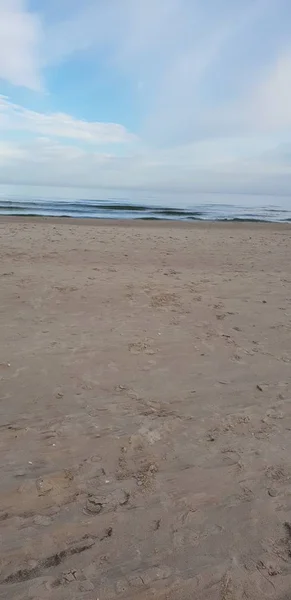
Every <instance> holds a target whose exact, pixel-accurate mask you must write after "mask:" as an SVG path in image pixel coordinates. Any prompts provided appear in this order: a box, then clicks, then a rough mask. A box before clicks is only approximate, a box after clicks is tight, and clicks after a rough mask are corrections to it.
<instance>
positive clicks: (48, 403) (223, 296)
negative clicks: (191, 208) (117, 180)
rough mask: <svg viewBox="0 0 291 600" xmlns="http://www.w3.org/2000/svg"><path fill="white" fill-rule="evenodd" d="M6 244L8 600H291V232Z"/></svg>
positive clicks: (135, 232)
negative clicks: (267, 599)
mask: <svg viewBox="0 0 291 600" xmlns="http://www.w3.org/2000/svg"><path fill="white" fill-rule="evenodd" d="M0 235H1V265H0V335H1V345H0V456H1V470H0V534H1V548H0V567H1V569H0V598H1V599H2V598H3V599H5V600H16V599H17V600H20V599H21V600H27V599H29V600H46V599H47V598H53V599H54V600H72V599H76V600H97V599H99V600H115V599H118V600H119V599H120V600H149V599H151V598H155V599H156V600H247V599H250V600H260V599H266V598H272V599H276V600H288V599H289V598H290V597H291V596H290V594H291V260H290V257H291V227H290V226H287V225H260V224H255V225H251V224H206V223H204V224H193V225H192V224H181V223H156V222H151V223H149V222H139V223H133V222H125V223H112V222H104V221H97V222H89V223H88V222H81V223H80V222H76V221H72V220H66V219H60V220H54V219H51V220H42V219H13V218H5V219H4V218H3V219H1V220H0Z"/></svg>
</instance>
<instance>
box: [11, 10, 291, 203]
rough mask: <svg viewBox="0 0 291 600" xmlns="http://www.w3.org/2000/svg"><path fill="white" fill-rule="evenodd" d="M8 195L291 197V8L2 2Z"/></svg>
mask: <svg viewBox="0 0 291 600" xmlns="http://www.w3.org/2000/svg"><path fill="white" fill-rule="evenodd" d="M0 184H2V185H6V186H7V185H11V184H13V185H14V186H17V187H18V189H19V190H20V193H21V190H25V189H28V187H30V188H33V186H38V188H39V189H46V188H50V187H51V186H53V187H54V189H55V190H56V189H57V190H59V192H58V193H59V195H60V196H61V195H62V193H61V190H62V189H65V188H68V187H69V188H71V189H73V190H75V192H74V193H75V194H76V196H78V193H79V191H78V190H80V189H81V188H88V189H91V190H93V191H94V193H95V192H96V195H98V191H100V193H101V191H103V192H102V193H104V192H105V193H106V190H107V189H110V190H112V189H115V190H118V192H119V193H120V194H124V195H126V194H134V192H138V193H142V192H145V193H149V194H152V195H154V194H156V193H157V194H158V193H167V192H169V193H171V194H174V195H175V194H176V195H177V197H179V194H182V193H186V194H191V193H208V192H209V193H215V194H219V193H222V194H249V195H250V196H251V195H252V197H253V195H256V194H262V195H265V194H270V195H275V196H279V195H286V196H288V195H289V196H291V191H290V190H291V2H290V0H244V1H242V0H241V1H239V0H237V1H233V0H82V2H80V0H0Z"/></svg>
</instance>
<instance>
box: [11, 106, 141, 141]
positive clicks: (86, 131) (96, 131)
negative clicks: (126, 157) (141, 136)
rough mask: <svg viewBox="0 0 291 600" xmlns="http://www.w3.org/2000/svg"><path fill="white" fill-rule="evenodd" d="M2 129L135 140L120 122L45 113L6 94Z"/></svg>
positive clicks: (95, 138) (102, 139)
mask: <svg viewBox="0 0 291 600" xmlns="http://www.w3.org/2000/svg"><path fill="white" fill-rule="evenodd" d="M0 128H1V129H2V130H8V131H13V130H15V131H27V132H31V133H36V134H41V135H49V136H50V137H61V138H71V139H76V140H79V141H82V142H89V143H94V144H116V143H125V142H130V141H133V140H134V139H135V138H134V136H133V135H131V134H130V133H129V132H128V131H127V130H126V129H125V127H123V126H122V125H119V124H117V123H98V122H91V121H81V120H78V119H75V118H74V117H72V116H71V115H67V114H64V113H52V114H44V113H40V112H36V111H32V110H28V109H26V108H23V107H22V106H20V105H17V104H13V103H12V102H10V101H9V99H8V98H6V97H4V96H0Z"/></svg>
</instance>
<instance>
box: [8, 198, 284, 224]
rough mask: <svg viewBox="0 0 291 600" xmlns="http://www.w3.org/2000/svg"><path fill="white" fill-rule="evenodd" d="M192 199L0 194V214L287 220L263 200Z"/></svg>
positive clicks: (96, 217) (282, 209)
mask: <svg viewBox="0 0 291 600" xmlns="http://www.w3.org/2000/svg"><path fill="white" fill-rule="evenodd" d="M196 200H197V198H195V203H193V205H192V204H191V202H190V201H189V204H188V206H187V205H186V206H185V205H184V206H183V208H181V207H179V205H178V202H177V203H176V204H177V205H176V206H175V205H172V203H171V204H170V205H169V206H167V203H166V197H165V198H164V200H163V203H162V204H161V205H159V204H156V203H151V202H150V201H144V202H136V201H135V202H131V201H130V200H126V199H122V200H116V199H108V200H104V199H102V200H98V199H96V200H93V199H86V198H80V199H77V200H75V199H74V200H72V199H64V198H59V199H56V198H54V199H48V198H38V197H35V198H25V197H23V198H21V197H13V196H9V197H4V196H1V197H0V215H18V216H20V215H23V216H43V217H72V218H74V217H75V218H78V219H81V218H86V219H88V218H92V219H149V220H152V219H162V220H165V219H168V220H179V221H262V222H263V221H270V222H282V223H284V222H291V205H290V208H288V207H286V206H284V207H282V208H280V206H277V205H272V204H266V205H264V204H263V203H262V205H257V206H248V203H247V200H248V197H247V196H246V197H245V201H246V204H245V205H244V204H241V205H240V204H232V203H231V202H229V203H226V204H223V203H218V202H209V203H205V202H203V203H201V204H200V203H197V202H196Z"/></svg>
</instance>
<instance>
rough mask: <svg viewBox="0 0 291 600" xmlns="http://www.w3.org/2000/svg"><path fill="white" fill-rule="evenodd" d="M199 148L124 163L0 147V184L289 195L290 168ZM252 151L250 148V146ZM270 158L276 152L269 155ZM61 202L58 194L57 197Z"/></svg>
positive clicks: (56, 147)
mask: <svg viewBox="0 0 291 600" xmlns="http://www.w3.org/2000/svg"><path fill="white" fill-rule="evenodd" d="M220 147H221V148H222V149H223V154H222V155H220V156H219V155H218V151H219V144H218V145H217V147H216V148H215V144H213V142H209V143H207V142H201V143H200V142H199V143H196V144H194V145H191V146H186V147H180V148H179V149H177V150H176V151H175V150H174V149H173V150H172V151H160V150H159V151H155V152H153V151H151V152H150V153H144V154H140V155H131V156H127V157H124V158H120V157H116V156H113V155H108V154H105V153H98V152H95V151H92V150H90V149H88V147H86V149H81V148H79V147H77V146H74V145H70V146H67V145H64V144H61V143H59V142H57V141H53V140H50V139H48V138H38V139H36V140H34V141H31V142H29V143H28V142H26V143H24V142H23V143H22V145H20V144H17V145H15V147H13V145H12V144H11V143H10V144H8V145H6V147H5V145H4V146H3V147H2V150H1V147H0V184H12V183H13V184H20V185H21V186H23V185H31V184H32V185H40V186H56V187H59V188H62V187H64V186H68V187H72V188H73V187H76V188H90V187H91V188H94V189H95V193H96V194H98V190H100V189H116V190H119V192H120V190H127V191H130V192H136V191H137V190H146V191H147V192H154V193H158V192H159V191H167V192H168V193H169V194H173V193H175V194H180V193H185V192H186V193H192V192H193V193H195V192H217V191H220V192H225V193H240V192H244V193H245V192H248V193H275V194H278V193H283V194H284V193H289V190H290V185H291V164H290V162H289V163H288V161H287V162H286V161H285V162H284V161H282V160H281V159H280V149H279V152H278V160H277V161H275V160H272V161H271V164H270V159H269V157H268V156H264V155H263V154H261V155H260V154H258V155H257V156H256V157H248V152H247V144H246V147H245V148H244V151H243V152H242V150H241V149H240V153H242V155H241V156H240V157H237V158H235V159H233V158H232V155H233V154H234V152H231V147H230V146H229V143H228V142H227V141H225V142H224V143H223V145H222V146H220ZM249 147H251V144H250V146H249ZM273 151H274V152H275V149H274V150H273ZM59 195H60V196H62V192H61V191H60V192H59Z"/></svg>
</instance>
